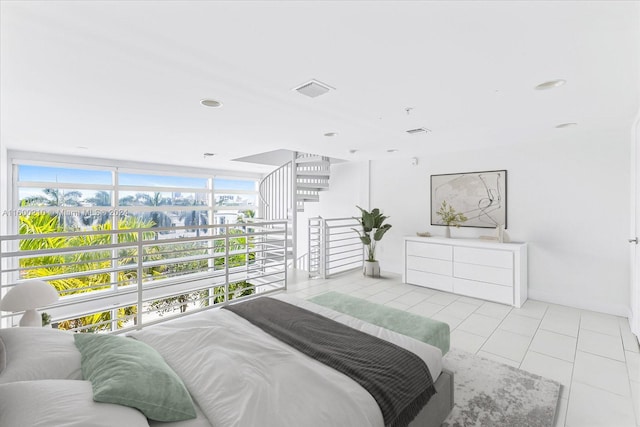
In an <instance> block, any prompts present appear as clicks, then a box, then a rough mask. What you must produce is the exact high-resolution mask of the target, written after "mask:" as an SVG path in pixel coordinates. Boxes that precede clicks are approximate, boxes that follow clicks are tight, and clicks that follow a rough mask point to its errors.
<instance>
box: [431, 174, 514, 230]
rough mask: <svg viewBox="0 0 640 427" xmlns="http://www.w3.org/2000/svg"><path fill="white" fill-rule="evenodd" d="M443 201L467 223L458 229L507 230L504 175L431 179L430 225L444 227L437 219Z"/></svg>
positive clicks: (434, 176) (432, 176)
mask: <svg viewBox="0 0 640 427" xmlns="http://www.w3.org/2000/svg"><path fill="white" fill-rule="evenodd" d="M443 201H446V202H447V204H449V205H451V206H452V207H453V208H454V209H455V210H456V212H459V213H462V214H464V216H466V217H467V220H466V221H465V222H463V223H461V224H460V226H461V227H478V228H496V227H497V226H499V225H503V226H504V228H505V229H506V228H507V171H506V170H505V169H503V170H493V171H481V172H463V173H449V174H441V175H431V225H446V224H444V223H443V222H442V219H441V218H440V217H439V216H438V215H437V212H438V210H439V209H440V207H441V206H442V202H443Z"/></svg>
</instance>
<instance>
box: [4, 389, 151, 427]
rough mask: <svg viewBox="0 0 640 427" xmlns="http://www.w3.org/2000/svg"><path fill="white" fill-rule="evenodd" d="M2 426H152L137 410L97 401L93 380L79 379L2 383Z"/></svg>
mask: <svg viewBox="0 0 640 427" xmlns="http://www.w3.org/2000/svg"><path fill="white" fill-rule="evenodd" d="M0 426H2V427H25V426H29V427H52V426H55V427H88V426H91V427H114V426H122V427H125V426H126V427H149V423H148V422H147V418H146V417H145V416H144V415H142V413H141V412H140V411H138V410H137V409H133V408H130V407H128V406H120V405H114V404H111V403H98V402H94V401H93V393H92V390H91V383H90V382H89V381H76V380H41V381H19V382H15V383H9V384H0Z"/></svg>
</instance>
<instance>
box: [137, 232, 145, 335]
mask: <svg viewBox="0 0 640 427" xmlns="http://www.w3.org/2000/svg"><path fill="white" fill-rule="evenodd" d="M142 236H143V233H142V231H140V230H138V309H137V310H136V326H142V275H143V274H144V269H143V261H142V259H143V251H144V247H143V245H142Z"/></svg>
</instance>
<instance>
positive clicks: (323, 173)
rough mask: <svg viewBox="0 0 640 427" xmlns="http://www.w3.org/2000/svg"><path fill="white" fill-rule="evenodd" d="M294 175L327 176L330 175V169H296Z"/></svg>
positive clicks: (308, 176)
mask: <svg viewBox="0 0 640 427" xmlns="http://www.w3.org/2000/svg"><path fill="white" fill-rule="evenodd" d="M296 175H297V176H304V177H307V178H328V177H330V176H331V171H328V170H326V171H322V170H317V171H314V170H311V171H306V170H300V171H296Z"/></svg>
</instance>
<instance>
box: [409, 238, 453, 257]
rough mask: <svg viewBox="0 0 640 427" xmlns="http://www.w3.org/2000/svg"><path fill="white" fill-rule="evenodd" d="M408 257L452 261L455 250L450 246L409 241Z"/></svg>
mask: <svg viewBox="0 0 640 427" xmlns="http://www.w3.org/2000/svg"><path fill="white" fill-rule="evenodd" d="M407 255H415V256H421V257H425V258H435V259H442V260H445V261H451V260H452V259H453V248H452V247H451V246H448V245H436V244H433V243H422V242H411V241H408V242H407Z"/></svg>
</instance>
